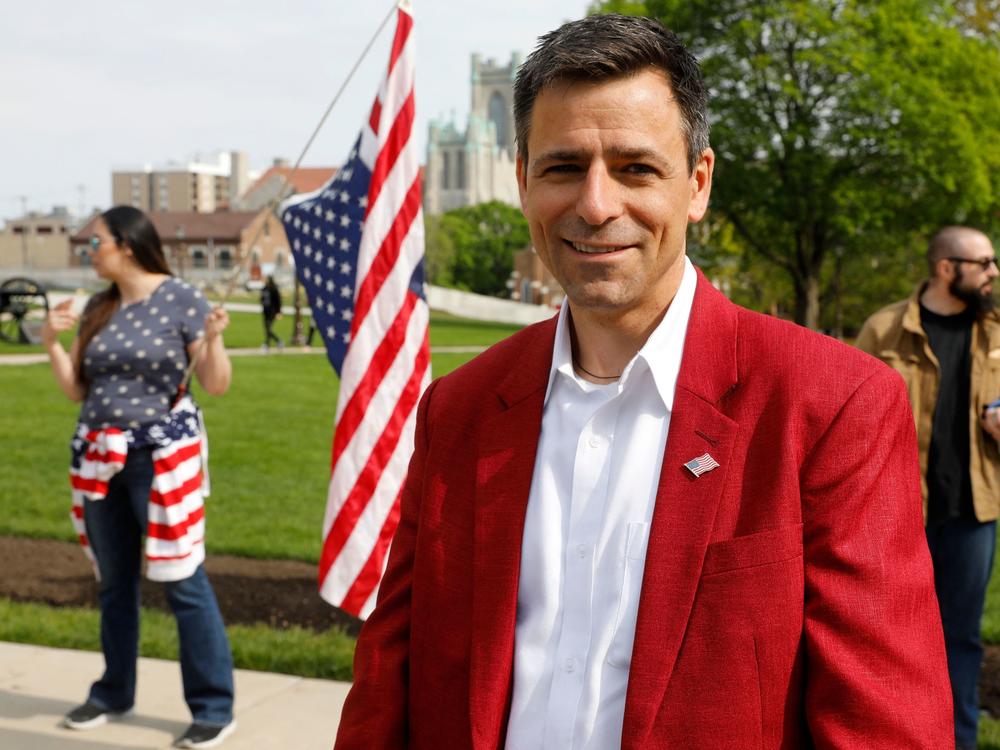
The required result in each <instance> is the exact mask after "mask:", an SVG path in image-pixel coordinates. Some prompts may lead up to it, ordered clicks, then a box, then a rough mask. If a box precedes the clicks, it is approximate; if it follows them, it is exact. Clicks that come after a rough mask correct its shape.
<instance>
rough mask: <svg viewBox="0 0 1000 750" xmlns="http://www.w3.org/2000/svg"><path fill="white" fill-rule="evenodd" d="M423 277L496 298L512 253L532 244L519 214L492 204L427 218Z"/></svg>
mask: <svg viewBox="0 0 1000 750" xmlns="http://www.w3.org/2000/svg"><path fill="white" fill-rule="evenodd" d="M425 223H426V229H427V235H426V247H427V278H428V280H429V281H430V282H431V283H433V284H440V285H442V286H450V287H454V288H456V289H464V290H466V291H470V292H476V293H477V294H489V295H494V296H500V295H503V294H506V292H507V279H508V278H510V273H511V271H512V270H513V268H514V252H515V251H516V250H521V249H523V248H525V247H528V245H530V244H531V237H530V235H529V233H528V222H527V221H526V220H525V218H524V216H523V215H522V214H521V212H520V210H518V209H517V208H514V207H513V206H509V205H507V204H506V203H500V202H499V201H492V202H490V203H480V204H479V205H476V206H467V207H464V208H457V209H454V210H452V211H447V212H446V213H444V214H442V215H440V216H431V217H427V219H426V220H425Z"/></svg>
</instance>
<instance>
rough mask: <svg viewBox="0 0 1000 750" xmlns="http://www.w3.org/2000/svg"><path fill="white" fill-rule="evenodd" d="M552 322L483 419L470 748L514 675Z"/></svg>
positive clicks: (496, 736) (499, 724) (485, 739)
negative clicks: (524, 553) (527, 525)
mask: <svg viewBox="0 0 1000 750" xmlns="http://www.w3.org/2000/svg"><path fill="white" fill-rule="evenodd" d="M554 336H555V320H554V319H553V320H552V321H550V322H549V323H547V324H545V325H543V326H542V327H540V328H539V329H538V334H537V335H536V336H535V337H534V338H533V339H531V340H529V341H528V342H526V345H524V346H523V347H522V348H521V349H520V350H519V351H518V353H517V361H516V362H511V369H510V371H509V373H508V374H507V376H506V377H505V378H504V379H503V380H502V381H501V383H500V385H499V387H498V388H497V398H498V399H499V401H500V410H499V412H498V413H496V414H494V415H492V416H491V417H489V418H487V419H486V420H485V421H484V423H483V424H482V427H481V430H480V439H479V451H478V457H477V463H476V496H475V532H474V540H473V544H474V545H475V546H474V548H473V553H472V558H473V566H472V571H471V573H472V576H473V581H472V623H471V644H470V648H471V653H470V665H469V711H470V719H471V725H472V745H473V747H474V748H481V749H482V750H486V749H487V748H490V749H492V748H496V747H498V746H499V745H500V740H501V737H502V735H503V732H504V730H505V728H506V726H505V722H506V718H507V713H508V710H509V705H510V697H511V688H512V680H513V658H514V626H515V620H516V613H517V589H518V579H519V576H520V562H521V537H522V533H523V531H524V518H525V512H526V510H527V507H528V495H529V493H530V490H531V479H532V476H533V474H534V468H535V454H536V452H537V449H538V439H539V433H540V431H541V426H542V407H543V401H544V398H545V388H546V386H547V384H548V374H549V367H550V364H551V361H552V345H553V340H554Z"/></svg>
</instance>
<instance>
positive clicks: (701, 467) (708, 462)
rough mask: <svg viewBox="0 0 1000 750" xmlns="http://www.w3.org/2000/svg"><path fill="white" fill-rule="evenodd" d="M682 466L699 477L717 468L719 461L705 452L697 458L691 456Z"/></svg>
mask: <svg viewBox="0 0 1000 750" xmlns="http://www.w3.org/2000/svg"><path fill="white" fill-rule="evenodd" d="M684 468H685V469H687V470H688V471H690V472H691V473H692V474H694V475H695V477H700V476H701V475H702V474H705V473H707V472H709V471H711V470H712V469H718V468H719V462H718V461H716V460H715V459H714V458H712V455H711V454H710V453H706V454H705V455H703V456H698V457H697V458H692V459H691V460H690V461H688V462H687V463H686V464H684Z"/></svg>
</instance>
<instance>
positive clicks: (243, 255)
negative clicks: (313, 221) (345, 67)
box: [177, 0, 400, 398]
mask: <svg viewBox="0 0 1000 750" xmlns="http://www.w3.org/2000/svg"><path fill="white" fill-rule="evenodd" d="M399 5H400V0H394V2H393V3H392V7H390V8H389V12H388V13H386V14H385V17H384V18H383V19H382V22H381V23H380V24H379V25H378V28H377V29H375V33H374V34H372V36H371V38H370V39H369V40H368V44H366V45H365V48H364V49H363V50H361V54H360V55H359V56H358V58H357V60H355V61H354V65H352V66H351V69H350V70H349V71H348V72H347V76H346V77H345V78H344V80H343V82H342V83H341V84H340V88H338V89H337V93H336V94H334V96H333V99H332V100H331V101H330V104H329V105H328V106H327V108H326V111H325V112H324V113H323V116H322V117H321V118H320V120H319V124H318V125H316V127H315V129H314V130H313V132H312V135H310V136H309V140H308V141H306V145H305V146H304V147H303V148H302V152H301V153H300V154H299V158H298V159H296V160H295V165H294V166H293V167H292V169H291V171H290V172H289V173H288V177H287V178H286V180H285V184H284V185H283V186H282V187H281V189H280V190H279V191H278V193H277V195H275V196H274V198H272V199H271V201H270V203H269V204H268V206H267V209H266V210H267V211H269V212H271V213H273V214H274V215H275V216H278V211H277V208H278V206H279V205H280V204H281V202H282V201H284V200H285V199H286V198H288V197H289V196H290V195H292V192H289V191H288V189H289V188H291V187H292V178H294V177H295V174H296V172H297V171H298V169H299V167H300V166H301V165H302V160H303V159H305V156H306V154H307V153H308V152H309V149H310V147H311V146H312V144H313V141H315V140H316V136H317V135H319V131H320V130H321V129H322V128H323V125H324V124H325V123H326V120H327V118H328V117H329V116H330V113H331V112H332V111H333V108H334V107H335V106H336V104H337V102H338V101H340V97H341V96H342V95H343V93H344V91H345V90H346V89H347V84H349V83H350V82H351V79H352V78H354V74H355V73H356V72H357V71H358V68H360V67H361V63H362V62H363V61H364V59H365V58H366V57H367V56H368V53H369V52H370V51H371V48H372V47H373V46H374V45H375V40H376V39H378V37H379V35H380V34H381V33H382V30H383V29H384V28H385V27H386V24H387V23H389V19H391V18H392V16H393V14H394V13H395V11H396V9H397V8H399ZM279 218H280V217H279ZM266 223H267V220H266V219H265V221H263V222H261V224H260V226H258V227H257V231H256V232H254V235H253V237H252V238H251V240H250V243H249V245H248V246H249V247H253V246H254V245H255V244H256V243H257V240H258V239H259V238H260V234H261V232H262V231H263V230H264V224H266ZM246 247H247V246H244V247H243V248H241V249H240V253H239V256H238V261H239V262H238V263H237V265H236V268H235V269H233V273H231V274H230V278H229V281H228V283H227V285H226V287H225V289H224V291H223V293H222V299H221V300H220V302H219V304H220V305H224V304H225V303H226V300H228V299H229V297H230V296H231V295H232V293H233V290H234V289H235V288H236V279H237V278H238V277H239V274H240V272H241V271H242V270H243V267H244V265H245V264H246V260H247V258H248V257H249V254H248V253H247V252H246ZM295 283H296V287H297V286H298V275H296V277H295ZM296 291H297V290H296ZM295 305H296V317H298V305H299V297H298V294H296V296H295ZM204 343H205V338H204V337H202V338H200V339H198V341H197V342H196V344H195V349H194V352H193V353H192V356H191V361H190V362H189V363H188V366H187V370H185V372H184V378H183V379H182V380H181V384H180V386H179V387H178V389H177V398H180V397H181V396H183V395H184V394H185V393H186V392H187V390H188V385H189V383H190V382H191V375H192V374H193V373H194V370H195V367H197V365H198V360H199V359H201V354H202V350H203V349H204Z"/></svg>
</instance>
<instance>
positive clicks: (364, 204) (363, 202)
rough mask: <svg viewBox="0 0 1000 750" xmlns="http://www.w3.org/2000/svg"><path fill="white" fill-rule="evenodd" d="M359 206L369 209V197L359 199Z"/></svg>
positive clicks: (364, 196) (363, 196)
mask: <svg viewBox="0 0 1000 750" xmlns="http://www.w3.org/2000/svg"><path fill="white" fill-rule="evenodd" d="M358 205H359V206H361V208H368V196H367V195H362V196H361V197H360V198H358Z"/></svg>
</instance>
